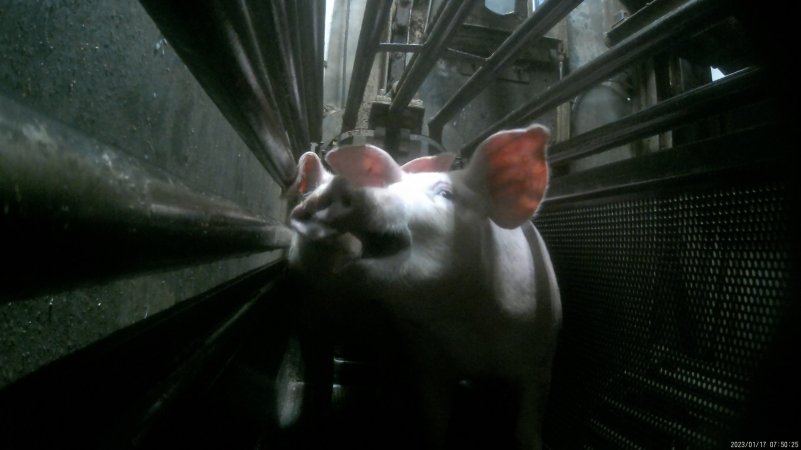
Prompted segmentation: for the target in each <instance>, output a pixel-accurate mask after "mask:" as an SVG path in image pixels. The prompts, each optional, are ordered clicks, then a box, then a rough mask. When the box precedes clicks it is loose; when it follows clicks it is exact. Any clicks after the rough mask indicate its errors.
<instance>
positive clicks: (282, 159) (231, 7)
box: [141, 0, 302, 188]
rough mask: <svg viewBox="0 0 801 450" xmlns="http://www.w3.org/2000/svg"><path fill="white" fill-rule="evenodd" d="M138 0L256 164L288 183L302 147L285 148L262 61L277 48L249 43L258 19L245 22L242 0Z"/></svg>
mask: <svg viewBox="0 0 801 450" xmlns="http://www.w3.org/2000/svg"><path fill="white" fill-rule="evenodd" d="M141 4H142V6H144V7H145V9H146V10H147V12H148V14H149V15H150V16H151V18H153V20H154V21H155V23H156V25H157V26H158V27H159V29H160V30H161V32H162V33H163V34H164V36H165V37H166V38H167V40H168V41H169V42H170V44H171V45H172V47H173V48H175V51H176V52H177V53H178V55H179V56H180V57H181V59H182V60H183V61H184V62H185V63H186V65H187V67H189V70H191V71H192V74H193V75H194V76H195V78H197V80H198V81H199V82H200V84H201V86H202V87H203V89H204V90H205V91H206V93H208V95H209V97H211V99H212V100H213V101H214V102H215V103H216V104H217V106H218V107H219V108H220V110H221V111H222V113H223V114H224V115H225V117H226V119H228V121H229V122H230V123H231V125H233V127H234V129H235V130H236V131H237V132H238V133H239V135H240V136H241V137H242V139H243V140H244V141H245V143H246V144H247V145H248V147H249V148H250V150H251V151H252V152H253V154H254V155H255V156H256V158H257V159H258V160H259V162H260V163H261V164H262V165H263V166H264V168H265V169H267V171H268V172H269V173H270V175H271V176H272V177H273V178H274V179H275V181H276V182H277V183H278V184H279V185H280V186H282V187H284V188H285V187H287V186H289V185H290V184H291V183H292V181H293V180H294V178H295V172H296V170H297V167H296V164H295V160H296V157H297V156H299V155H300V153H301V151H302V149H296V152H295V154H294V155H293V152H292V150H291V149H290V140H289V138H288V136H287V132H286V127H285V126H284V125H285V123H286V124H287V125H290V124H291V123H292V121H291V120H290V118H288V117H284V118H283V120H282V117H281V115H280V114H279V110H280V109H278V106H277V105H280V104H281V103H280V102H279V100H280V98H279V97H277V96H276V93H281V92H282V91H283V90H282V89H280V85H273V83H274V82H275V81H276V79H272V80H271V79H269V78H268V76H267V72H266V71H265V70H267V69H270V68H271V65H267V66H265V64H264V62H265V60H266V61H270V60H271V59H272V58H269V57H264V55H265V54H266V55H267V56H269V54H270V52H271V51H272V53H274V54H277V53H278V51H277V50H275V49H272V48H271V47H270V46H271V45H274V43H272V42H271V41H270V40H260V41H254V39H255V38H254V36H256V37H258V33H259V30H260V29H261V28H254V26H258V25H259V24H260V23H261V22H262V21H261V20H250V17H251V15H252V14H250V12H249V11H248V8H247V7H246V5H245V3H244V2H237V3H233V2H231V3H224V4H219V3H202V4H198V3H197V2H191V1H189V0H183V1H179V0H176V1H170V2H163V1H160V0H141ZM226 8H227V9H226ZM189 12H191V14H190V13H189ZM260 18H261V17H260V15H258V14H256V15H255V17H254V19H260ZM248 24H249V25H248Z"/></svg>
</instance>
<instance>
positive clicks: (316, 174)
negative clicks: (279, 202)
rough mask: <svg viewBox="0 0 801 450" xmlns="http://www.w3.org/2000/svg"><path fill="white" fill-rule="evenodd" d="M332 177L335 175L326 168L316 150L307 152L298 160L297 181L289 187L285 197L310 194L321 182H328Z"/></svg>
mask: <svg viewBox="0 0 801 450" xmlns="http://www.w3.org/2000/svg"><path fill="white" fill-rule="evenodd" d="M332 177H333V175H331V173H330V172H328V171H327V170H325V167H323V162H322V161H320V158H319V157H318V156H317V155H316V154H315V153H314V152H306V153H304V154H303V155H301V156H300V160H298V174H297V176H296V177H295V182H294V183H292V185H291V186H290V187H289V188H287V190H286V192H285V193H284V197H291V196H293V195H296V194H300V195H303V194H308V193H309V192H311V191H313V190H315V189H317V187H318V186H320V185H321V184H323V183H326V182H328V180H330V179H331V178H332Z"/></svg>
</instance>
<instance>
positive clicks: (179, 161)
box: [0, 0, 284, 387]
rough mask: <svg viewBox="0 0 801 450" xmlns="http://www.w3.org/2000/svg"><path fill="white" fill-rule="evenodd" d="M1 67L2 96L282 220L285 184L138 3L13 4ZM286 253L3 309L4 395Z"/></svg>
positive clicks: (0, 16) (2, 39)
mask: <svg viewBox="0 0 801 450" xmlns="http://www.w3.org/2000/svg"><path fill="white" fill-rule="evenodd" d="M0 61H2V63H0V95H3V96H6V97H9V98H12V99H14V100H16V101H18V102H21V103H23V104H25V105H27V106H29V107H32V108H34V109H36V110H38V111H39V112H42V113H44V114H46V115H48V116H50V117H52V118H54V119H57V120H59V121H61V122H64V123H66V124H67V125H69V126H71V127H72V128H75V129H77V130H80V131H83V132H84V133H86V134H88V135H90V136H92V137H94V138H95V139H97V140H98V141H100V142H103V143H106V144H110V145H112V146H115V147H116V148H118V149H119V150H120V151H122V152H125V153H127V154H129V155H131V156H133V157H136V158H138V159H140V160H141V161H143V162H145V163H149V164H152V165H155V166H157V167H160V168H161V169H163V170H165V171H167V172H168V173H170V174H172V175H174V176H175V177H176V178H178V179H181V180H182V181H183V182H184V183H185V184H187V185H188V186H190V187H191V188H193V189H195V190H197V191H200V192H205V193H209V194H215V195H218V196H221V197H224V198H227V199H229V200H232V201H234V202H236V203H238V204H239V205H240V206H242V207H244V208H246V209H248V210H250V211H252V212H254V213H256V214H259V215H262V216H267V217H274V218H278V219H280V218H282V217H283V214H284V207H283V205H282V203H281V201H280V199H279V188H278V186H277V185H276V184H275V183H274V182H273V181H272V179H270V177H269V176H268V175H267V173H266V171H265V170H264V169H263V167H262V166H261V165H260V164H259V163H258V161H257V160H256V158H255V157H254V156H253V155H252V154H251V153H250V151H249V150H248V148H247V147H246V146H245V145H244V144H243V143H242V141H241V139H240V138H239V136H238V135H237V134H236V132H235V131H234V130H233V129H232V128H231V126H230V125H229V124H228V123H227V122H226V120H225V119H224V117H223V116H222V115H221V114H220V112H219V111H218V110H217V108H216V106H215V105H214V104H213V103H212V101H211V100H210V99H209V98H208V97H207V96H206V94H205V93H204V92H203V90H202V89H201V88H200V86H199V85H198V83H197V81H196V80H195V79H194V77H193V76H192V75H191V74H190V73H189V71H188V70H187V68H186V67H185V66H184V64H183V63H182V62H181V61H180V59H178V57H177V56H176V54H175V53H174V52H173V50H172V48H171V47H170V44H169V43H168V42H166V41H165V40H164V39H163V38H162V36H161V34H160V33H159V30H158V29H157V28H156V26H155V25H154V23H153V22H152V21H151V20H150V18H149V16H148V15H147V13H146V12H145V11H144V9H143V8H142V7H141V6H140V5H139V3H138V2H134V1H124V0H113V1H100V0H80V1H79V0H73V1H70V0H42V1H29V0H19V1H13V0H4V1H3V2H1V3H0ZM0 151H2V149H0ZM42 257H43V258H46V257H47V255H42ZM120 257H121V258H124V257H125V255H120ZM277 257H280V254H277V253H268V254H261V255H253V256H249V257H245V258H236V259H230V260H226V261H220V262H215V263H211V264H204V265H201V266H196V267H192V268H186V269H180V270H170V271H164V272H159V273H153V274H149V275H144V276H136V277H131V278H129V279H122V280H117V281H113V282H108V283H104V284H101V285H97V286H92V287H89V288H84V289H78V290H73V291H69V292H61V293H57V294H55V295H47V296H41V297H36V298H28V299H21V300H15V301H11V302H6V303H5V304H0V387H2V386H3V385H6V384H8V383H10V382H12V381H14V380H15V379H17V378H19V377H21V376H23V375H25V374H27V373H29V372H31V371H33V370H35V369H36V368H38V367H40V366H42V365H43V364H46V363H48V362H50V361H53V360H55V359H57V358H58V357H60V356H63V355H65V354H68V353H70V352H72V351H75V350H77V349H80V348H82V347H84V346H86V345H88V344H90V343H92V342H94V341H96V340H97V339H100V338H102V337H104V336H106V335H108V334H109V333H112V332H114V331H116V330H118V329H120V328H122V327H125V326H127V325H130V324H133V323H135V322H136V321H138V320H141V319H142V318H145V317H147V316H149V315H152V314H155V313H157V312H159V311H161V310H164V309H166V308H169V307H170V306H172V305H174V304H176V303H177V302H180V301H181V300H184V299H187V298H189V297H191V296H193V295H196V294H198V293H200V292H203V291H205V290H207V289H209V288H211V287H213V286H215V285H217V284H219V283H221V282H223V281H226V280H229V279H231V278H233V277H235V276H237V275H239V274H241V273H243V272H245V271H247V270H249V269H252V268H254V267H257V266H259V265H261V264H264V263H265V262H267V261H270V260H274V259H275V258H277ZM7 263H13V261H7Z"/></svg>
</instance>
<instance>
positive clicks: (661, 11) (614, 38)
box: [604, 0, 687, 47]
mask: <svg viewBox="0 0 801 450" xmlns="http://www.w3.org/2000/svg"><path fill="white" fill-rule="evenodd" d="M686 1H687V0H657V1H652V2H650V3H647V4H645V5H644V6H643V7H642V8H640V9H639V10H637V11H636V12H635V13H634V14H632V15H631V16H629V17H626V18H625V19H623V20H621V21H620V22H618V23H616V24H615V25H613V26H612V29H610V30H609V31H607V32H606V34H605V35H604V41H606V45H607V46H609V47H611V46H613V45H616V44H617V43H618V42H620V41H622V40H623V39H624V38H625V37H627V36H631V34H632V33H634V32H636V31H637V30H639V29H642V28H643V27H645V26H647V25H648V24H649V23H651V22H653V21H654V20H656V19H658V18H660V17H661V16H663V15H665V14H667V13H668V12H669V11H670V10H672V9H675V8H676V7H677V6H679V5H680V4H682V3H685V2H686Z"/></svg>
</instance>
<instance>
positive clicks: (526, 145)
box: [465, 124, 550, 229]
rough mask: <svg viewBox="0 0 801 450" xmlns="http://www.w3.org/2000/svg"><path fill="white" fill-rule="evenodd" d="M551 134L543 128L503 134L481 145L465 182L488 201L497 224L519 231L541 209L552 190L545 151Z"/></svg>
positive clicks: (488, 139) (469, 167)
mask: <svg viewBox="0 0 801 450" xmlns="http://www.w3.org/2000/svg"><path fill="white" fill-rule="evenodd" d="M549 137H550V132H549V131H548V129H547V128H546V127H544V126H542V125H536V124H535V125H532V126H530V127H528V128H523V129H516V130H506V131H500V132H498V133H495V134H493V135H492V136H490V137H488V138H487V139H486V140H485V141H484V142H482V143H481V144H479V146H478V148H477V149H476V152H475V153H474V154H473V157H472V158H471V160H470V164H469V165H468V167H467V173H466V178H465V181H466V182H467V184H468V185H469V186H470V187H471V188H473V189H475V190H476V191H478V192H481V193H482V194H485V198H486V199H487V201H488V203H489V204H488V205H487V211H488V212H489V216H490V218H491V219H492V221H493V222H495V223H496V224H498V225H499V226H501V227H503V228H509V229H511V228H517V227H519V226H520V225H522V224H523V223H524V222H525V221H527V220H529V219H530V218H531V216H533V215H534V212H535V211H536V210H537V208H538V207H539V205H540V202H541V201H542V197H543V196H544V194H545V189H546V188H547V186H548V164H547V162H546V160H545V150H546V147H547V144H548V139H549Z"/></svg>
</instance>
